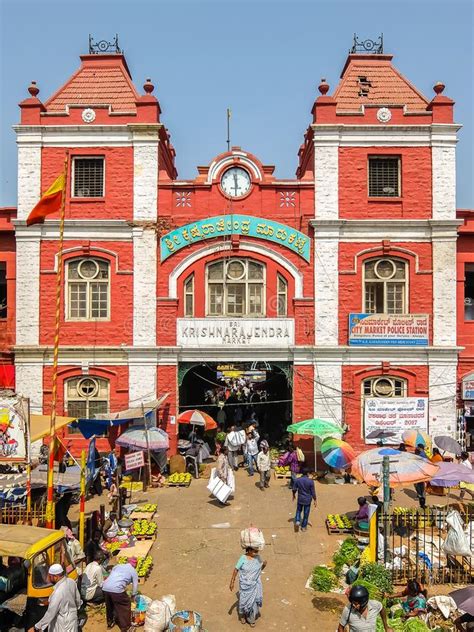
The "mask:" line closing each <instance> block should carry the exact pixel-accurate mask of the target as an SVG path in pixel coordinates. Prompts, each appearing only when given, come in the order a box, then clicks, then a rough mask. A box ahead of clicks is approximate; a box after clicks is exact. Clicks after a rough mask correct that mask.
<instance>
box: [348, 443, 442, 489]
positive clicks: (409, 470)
mask: <svg viewBox="0 0 474 632" xmlns="http://www.w3.org/2000/svg"><path fill="white" fill-rule="evenodd" d="M384 456H388V457H389V459H390V487H403V486H404V485H412V484H413V483H421V482H424V481H429V480H431V479H432V478H434V476H435V475H436V473H437V472H438V470H439V466H438V464H436V463H431V461H428V460H427V459H424V458H423V457H421V456H417V455H416V454H411V453H410V452H400V450H394V449H393V448H376V449H374V450H367V451H366V452H362V453H361V454H359V455H358V456H357V457H356V458H355V459H354V460H353V461H352V470H351V473H352V475H353V476H355V477H356V478H357V479H359V480H360V481H364V482H365V483H367V485H380V484H381V483H382V463H383V457H384Z"/></svg>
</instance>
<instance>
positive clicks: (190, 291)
mask: <svg viewBox="0 0 474 632" xmlns="http://www.w3.org/2000/svg"><path fill="white" fill-rule="evenodd" d="M184 315H185V316H187V317H190V318H192V317H193V316H194V274H191V276H189V277H188V278H187V279H186V281H185V282H184Z"/></svg>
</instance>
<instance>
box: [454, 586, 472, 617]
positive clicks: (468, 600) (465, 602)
mask: <svg viewBox="0 0 474 632" xmlns="http://www.w3.org/2000/svg"><path fill="white" fill-rule="evenodd" d="M449 597H451V598H452V599H454V602H455V603H456V605H457V607H458V608H459V610H462V611H463V612H467V613H468V614H470V615H473V616H474V586H467V587H466V588H460V589H459V590H454V591H453V592H450V593H449Z"/></svg>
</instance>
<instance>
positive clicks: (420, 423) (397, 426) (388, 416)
mask: <svg viewBox="0 0 474 632" xmlns="http://www.w3.org/2000/svg"><path fill="white" fill-rule="evenodd" d="M364 408H365V410H364V436H365V442H366V443H377V441H378V439H377V438H375V439H367V437H368V435H370V433H371V432H374V431H375V430H386V431H389V432H393V433H395V434H394V435H393V436H392V437H390V438H387V439H385V440H384V443H390V444H398V443H400V442H401V441H402V440H403V439H402V434H403V433H404V432H405V430H411V429H412V428H418V429H420V430H425V431H426V432H427V431H428V398H427V397H391V398H388V397H368V398H367V399H366V400H365V406H364Z"/></svg>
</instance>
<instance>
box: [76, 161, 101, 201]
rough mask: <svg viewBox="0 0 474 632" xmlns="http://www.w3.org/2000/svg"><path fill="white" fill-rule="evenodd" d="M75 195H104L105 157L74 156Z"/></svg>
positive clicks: (85, 196)
mask: <svg viewBox="0 0 474 632" xmlns="http://www.w3.org/2000/svg"><path fill="white" fill-rule="evenodd" d="M73 197H79V198H88V197H93V198H97V197H104V158H102V157H100V158H74V160H73Z"/></svg>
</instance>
